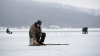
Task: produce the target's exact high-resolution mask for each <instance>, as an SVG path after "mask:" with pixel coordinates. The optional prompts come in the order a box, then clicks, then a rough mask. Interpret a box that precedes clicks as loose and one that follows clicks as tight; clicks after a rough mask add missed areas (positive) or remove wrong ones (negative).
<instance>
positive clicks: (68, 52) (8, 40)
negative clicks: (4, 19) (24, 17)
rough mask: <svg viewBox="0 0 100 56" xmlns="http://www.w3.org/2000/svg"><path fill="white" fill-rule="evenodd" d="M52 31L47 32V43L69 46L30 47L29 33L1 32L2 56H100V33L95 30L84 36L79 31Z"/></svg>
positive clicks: (0, 45) (0, 53)
mask: <svg viewBox="0 0 100 56" xmlns="http://www.w3.org/2000/svg"><path fill="white" fill-rule="evenodd" d="M44 31H46V30H44ZM50 31H51V32H46V33H47V37H46V39H45V43H58V44H69V45H47V46H28V45H29V36H28V31H13V34H7V33H6V32H5V31H2V30H1V31H0V56H100V31H97V30H95V31H94V32H89V34H82V32H81V31H79V30H78V31H75V32H73V31H70V32H69V31H68V32H63V31H62V32H60V31H59V32H54V31H53V30H50ZM52 31H53V32H52ZM55 31H56V30H55Z"/></svg>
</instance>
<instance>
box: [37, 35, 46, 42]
mask: <svg viewBox="0 0 100 56" xmlns="http://www.w3.org/2000/svg"><path fill="white" fill-rule="evenodd" d="M35 36H36V38H37V42H38V43H40V42H44V40H45V37H46V33H42V36H41V34H40V33H35Z"/></svg>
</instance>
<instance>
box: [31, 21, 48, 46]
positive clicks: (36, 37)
mask: <svg viewBox="0 0 100 56" xmlns="http://www.w3.org/2000/svg"><path fill="white" fill-rule="evenodd" d="M41 24H42V21H41V20H38V21H37V22H35V23H34V24H32V25H31V27H30V29H29V38H30V46H33V45H36V46H40V45H45V44H44V40H45V37H46V33H43V32H42V30H41Z"/></svg>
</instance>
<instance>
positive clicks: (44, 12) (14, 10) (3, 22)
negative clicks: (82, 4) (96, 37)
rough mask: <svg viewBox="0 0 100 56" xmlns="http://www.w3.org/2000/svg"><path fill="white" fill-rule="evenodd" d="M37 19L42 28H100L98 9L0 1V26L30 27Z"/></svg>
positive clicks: (28, 0) (28, 1)
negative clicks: (53, 26)
mask: <svg viewBox="0 0 100 56" xmlns="http://www.w3.org/2000/svg"><path fill="white" fill-rule="evenodd" d="M38 19H40V20H42V21H43V26H44V27H49V26H50V25H58V26H60V27H65V26H66V27H73V28H75V27H84V26H88V27H100V9H97V10H95V9H86V8H78V7H73V6H70V5H63V4H59V3H45V2H36V1H31V0H24V1H23V0H0V26H3V27H22V26H25V27H27V26H30V25H31V24H33V23H34V22H35V21H37V20H38Z"/></svg>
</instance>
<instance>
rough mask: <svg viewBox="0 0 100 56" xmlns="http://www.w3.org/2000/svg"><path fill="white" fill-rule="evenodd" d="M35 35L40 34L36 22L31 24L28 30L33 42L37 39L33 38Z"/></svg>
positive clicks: (40, 31)
mask: <svg viewBox="0 0 100 56" xmlns="http://www.w3.org/2000/svg"><path fill="white" fill-rule="evenodd" d="M35 33H42V30H41V27H39V28H38V27H37V23H36V22H35V23H34V24H32V25H31V27H30V30H29V36H30V38H33V39H34V40H36V39H37V38H36V37H35Z"/></svg>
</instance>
